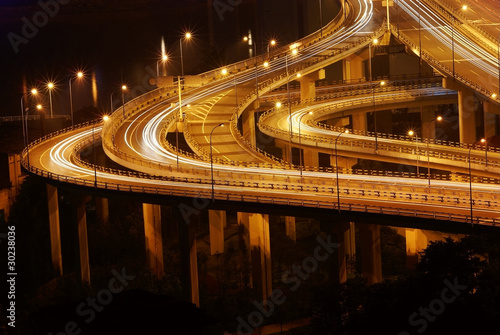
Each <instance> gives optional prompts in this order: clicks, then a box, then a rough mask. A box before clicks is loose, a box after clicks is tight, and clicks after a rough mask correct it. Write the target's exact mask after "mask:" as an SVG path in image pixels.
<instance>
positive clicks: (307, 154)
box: [302, 146, 319, 167]
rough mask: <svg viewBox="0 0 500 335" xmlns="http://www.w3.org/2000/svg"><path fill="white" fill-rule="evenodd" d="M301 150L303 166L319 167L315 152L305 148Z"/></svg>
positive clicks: (317, 156)
mask: <svg viewBox="0 0 500 335" xmlns="http://www.w3.org/2000/svg"><path fill="white" fill-rule="evenodd" d="M302 148H303V153H302V159H303V163H304V166H311V167H315V166H316V167H317V166H319V155H318V152H317V151H316V150H310V149H308V148H306V147H304V146H303V147H302Z"/></svg>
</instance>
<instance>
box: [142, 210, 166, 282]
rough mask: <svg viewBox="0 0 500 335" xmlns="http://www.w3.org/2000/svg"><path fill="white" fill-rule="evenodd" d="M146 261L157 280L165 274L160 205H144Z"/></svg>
mask: <svg viewBox="0 0 500 335" xmlns="http://www.w3.org/2000/svg"><path fill="white" fill-rule="evenodd" d="M142 212H143V217H144V235H145V238H146V243H145V245H146V260H147V264H148V266H149V269H150V271H151V273H153V274H154V275H155V276H156V277H157V278H161V277H162V276H163V275H164V274H165V267H164V265H163V239H162V234H161V210H160V205H152V204H142Z"/></svg>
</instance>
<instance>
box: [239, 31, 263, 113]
mask: <svg viewBox="0 0 500 335" xmlns="http://www.w3.org/2000/svg"><path fill="white" fill-rule="evenodd" d="M243 41H244V42H248V46H249V48H248V52H249V54H250V53H251V50H252V49H253V52H254V55H253V56H254V67H255V95H256V97H257V100H256V101H257V105H258V103H259V70H258V67H257V43H254V41H253V39H252V32H251V31H250V30H249V31H248V35H247V36H245V37H243Z"/></svg>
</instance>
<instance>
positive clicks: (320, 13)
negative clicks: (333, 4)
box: [319, 0, 323, 38]
mask: <svg viewBox="0 0 500 335" xmlns="http://www.w3.org/2000/svg"><path fill="white" fill-rule="evenodd" d="M321 2H322V1H321V0H319V27H320V28H319V29H320V33H321V38H323V10H322V8H321Z"/></svg>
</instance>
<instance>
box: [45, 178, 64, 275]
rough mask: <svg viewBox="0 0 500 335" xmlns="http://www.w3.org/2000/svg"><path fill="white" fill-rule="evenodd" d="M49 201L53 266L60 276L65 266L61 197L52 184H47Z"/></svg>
mask: <svg viewBox="0 0 500 335" xmlns="http://www.w3.org/2000/svg"><path fill="white" fill-rule="evenodd" d="M47 202H48V207H49V225H50V249H51V256H52V268H53V270H54V272H55V274H56V275H59V276H60V275H62V274H63V267H62V251H61V229H60V223H59V199H58V195H57V188H56V187H55V186H52V185H50V184H47Z"/></svg>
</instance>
